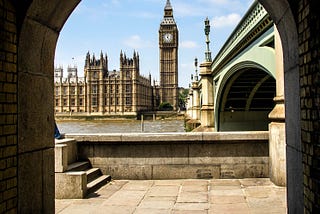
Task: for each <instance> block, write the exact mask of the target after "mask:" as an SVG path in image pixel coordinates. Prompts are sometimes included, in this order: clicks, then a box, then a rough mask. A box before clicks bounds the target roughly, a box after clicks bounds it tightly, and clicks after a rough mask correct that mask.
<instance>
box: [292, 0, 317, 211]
mask: <svg viewBox="0 0 320 214" xmlns="http://www.w3.org/2000/svg"><path fill="white" fill-rule="evenodd" d="M319 18H320V7H319V1H317V0H311V1H299V6H298V20H297V21H298V33H299V59H300V60H299V66H300V88H301V91H300V95H301V138H302V153H303V154H302V155H303V156H302V158H303V177H304V179H303V185H304V212H305V213H320V192H319V190H320V132H319V130H320V60H319V58H320V39H319V38H320V19H319Z"/></svg>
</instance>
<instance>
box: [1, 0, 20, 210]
mask: <svg viewBox="0 0 320 214" xmlns="http://www.w3.org/2000/svg"><path fill="white" fill-rule="evenodd" d="M0 38H1V40H2V41H1V43H0V178H1V181H0V213H16V212H17V196H18V191H17V111H18V109H17V32H16V12H15V9H14V7H13V6H12V5H11V3H10V2H9V1H5V0H0Z"/></svg>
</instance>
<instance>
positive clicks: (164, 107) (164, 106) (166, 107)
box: [159, 102, 173, 111]
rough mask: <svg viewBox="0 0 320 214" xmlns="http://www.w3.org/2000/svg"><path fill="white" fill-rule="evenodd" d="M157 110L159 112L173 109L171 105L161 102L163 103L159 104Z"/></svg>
mask: <svg viewBox="0 0 320 214" xmlns="http://www.w3.org/2000/svg"><path fill="white" fill-rule="evenodd" d="M159 110H160V111H172V110H173V107H172V105H171V104H170V103H168V102H163V103H160V105H159Z"/></svg>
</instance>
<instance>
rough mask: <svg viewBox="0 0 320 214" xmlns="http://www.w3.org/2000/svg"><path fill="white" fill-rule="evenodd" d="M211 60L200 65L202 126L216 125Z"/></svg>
mask: <svg viewBox="0 0 320 214" xmlns="http://www.w3.org/2000/svg"><path fill="white" fill-rule="evenodd" d="M210 67H211V62H204V63H202V64H201V65H200V76H201V84H202V106H201V119H200V120H201V126H202V127H214V102H213V94H214V93H213V89H214V88H213V78H212V75H211V69H210Z"/></svg>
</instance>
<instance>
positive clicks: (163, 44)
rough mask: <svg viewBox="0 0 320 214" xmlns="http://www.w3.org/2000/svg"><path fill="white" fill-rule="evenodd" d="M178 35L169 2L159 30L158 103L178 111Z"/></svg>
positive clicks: (168, 0) (168, 1)
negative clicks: (167, 104)
mask: <svg viewBox="0 0 320 214" xmlns="http://www.w3.org/2000/svg"><path fill="white" fill-rule="evenodd" d="M178 37H179V33H178V28H177V25H176V22H175V20H174V17H173V9H172V6H171V3H170V0H167V3H166V6H165V8H164V17H163V20H162V22H161V24H160V29H159V49H160V50H159V54H160V91H159V92H160V103H163V102H168V103H170V104H171V105H172V106H173V109H174V110H178V42H179V39H178Z"/></svg>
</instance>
